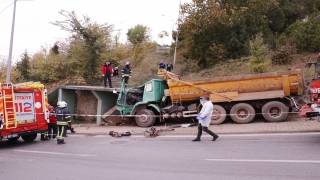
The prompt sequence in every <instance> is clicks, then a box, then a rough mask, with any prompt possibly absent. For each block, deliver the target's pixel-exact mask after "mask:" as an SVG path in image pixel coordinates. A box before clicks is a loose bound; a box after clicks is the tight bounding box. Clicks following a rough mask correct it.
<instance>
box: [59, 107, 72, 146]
mask: <svg viewBox="0 0 320 180" xmlns="http://www.w3.org/2000/svg"><path fill="white" fill-rule="evenodd" d="M57 106H58V107H57V109H56V118H57V125H58V135H57V143H58V144H65V143H66V142H64V137H66V134H67V128H68V121H69V120H70V119H71V116H70V111H69V109H68V108H67V103H66V102H64V101H59V102H58V103H57Z"/></svg>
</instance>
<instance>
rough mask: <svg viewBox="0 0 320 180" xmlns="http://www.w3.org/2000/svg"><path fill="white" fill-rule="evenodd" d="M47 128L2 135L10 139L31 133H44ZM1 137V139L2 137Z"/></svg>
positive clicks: (3, 137)
mask: <svg viewBox="0 0 320 180" xmlns="http://www.w3.org/2000/svg"><path fill="white" fill-rule="evenodd" d="M46 131H47V130H35V131H27V132H19V133H12V134H8V135H6V136H1V137H2V139H9V138H15V137H19V136H25V135H30V134H37V133H43V132H46ZM1 137H0V139H1Z"/></svg>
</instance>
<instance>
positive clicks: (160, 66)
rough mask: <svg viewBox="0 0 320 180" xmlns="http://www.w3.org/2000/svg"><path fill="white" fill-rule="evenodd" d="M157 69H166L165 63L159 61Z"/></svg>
mask: <svg viewBox="0 0 320 180" xmlns="http://www.w3.org/2000/svg"><path fill="white" fill-rule="evenodd" d="M159 69H166V64H165V63H163V61H161V62H160V63H159Z"/></svg>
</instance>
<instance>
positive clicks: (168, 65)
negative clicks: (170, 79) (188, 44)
mask: <svg viewBox="0 0 320 180" xmlns="http://www.w3.org/2000/svg"><path fill="white" fill-rule="evenodd" d="M172 69H173V65H172V64H171V63H168V64H167V71H168V72H171V71H172Z"/></svg>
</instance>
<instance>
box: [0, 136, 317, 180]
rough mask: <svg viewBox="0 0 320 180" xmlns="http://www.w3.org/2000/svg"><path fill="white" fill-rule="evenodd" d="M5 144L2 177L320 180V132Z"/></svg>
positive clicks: (0, 165)
mask: <svg viewBox="0 0 320 180" xmlns="http://www.w3.org/2000/svg"><path fill="white" fill-rule="evenodd" d="M191 139H193V137H191V136H178V135H176V136H159V137H156V138H145V137H143V136H132V137H122V138H114V137H110V136H102V135H101V136H85V135H70V136H69V137H68V138H67V139H66V141H67V144H65V145H57V144H56V142H55V141H40V140H39V138H38V139H37V140H36V141H35V142H33V143H25V142H23V141H22V140H19V141H17V142H15V143H9V142H7V141H0V179H1V180H7V179H10V180H11V179H12V180H16V179H27V180H29V179H32V180H34V179H46V180H51V179H55V180H57V179H59V180H60V179H68V180H71V179H75V180H100V179H117V180H118V179H120V180H121V179H133V180H135V179H137V180H138V179H139V180H140V179H141V180H143V179H149V180H150V179H156V180H157V179H164V180H166V179H170V180H172V179H185V180H188V179H190V180H191V179H192V180H195V179H198V180H206V179H208V180H209V179H210V180H212V179H218V180H226V179H228V180H234V179H245V180H250V179H258V180H265V179H270V180H271V179H272V180H274V179H290V180H291V179H299V180H301V179H303V180H307V179H312V180H315V179H320V133H303V134H302V133H301V134H249V135H221V136H220V138H219V139H218V140H217V141H215V142H212V141H210V140H211V138H210V137H209V136H204V137H203V138H202V141H201V142H191V141H190V140H191Z"/></svg>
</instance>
